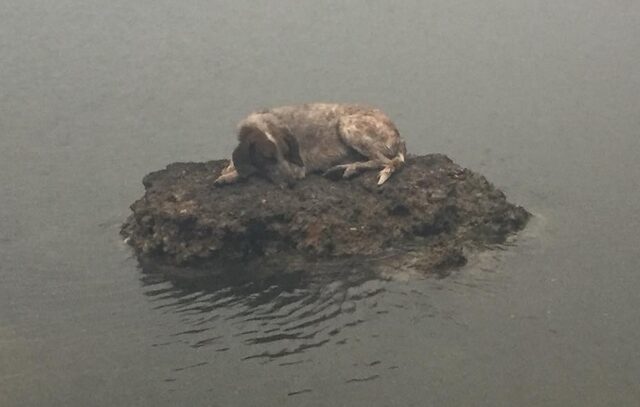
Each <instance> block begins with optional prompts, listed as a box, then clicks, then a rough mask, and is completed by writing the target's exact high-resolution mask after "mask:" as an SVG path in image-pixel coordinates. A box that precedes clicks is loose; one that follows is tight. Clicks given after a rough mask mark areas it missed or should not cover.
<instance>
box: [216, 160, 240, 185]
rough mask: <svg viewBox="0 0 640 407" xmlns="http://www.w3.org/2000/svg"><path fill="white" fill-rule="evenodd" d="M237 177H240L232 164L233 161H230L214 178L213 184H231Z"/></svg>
mask: <svg viewBox="0 0 640 407" xmlns="http://www.w3.org/2000/svg"><path fill="white" fill-rule="evenodd" d="M239 177H240V174H238V171H237V170H236V167H235V166H234V165H233V161H231V164H229V165H228V166H226V167H225V168H223V169H222V172H221V173H220V176H219V177H218V178H216V180H215V181H214V182H213V183H214V185H218V186H220V185H226V184H233V183H234V182H236V181H237V180H238V178H239Z"/></svg>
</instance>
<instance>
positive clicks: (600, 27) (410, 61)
mask: <svg viewBox="0 0 640 407" xmlns="http://www.w3.org/2000/svg"><path fill="white" fill-rule="evenodd" d="M524 3H526V4H524ZM347 4H348V5H347ZM316 100H326V101H334V100H337V101H364V102H368V103H371V104H375V105H378V106H380V107H382V108H383V109H385V110H386V111H387V112H388V113H389V114H390V115H391V116H392V117H393V118H394V119H395V120H396V122H397V124H398V127H399V128H400V129H401V132H402V134H403V135H404V137H405V138H406V140H407V142H408V145H409V148H410V150H411V151H412V152H413V153H427V152H444V153H447V154H449V155H450V156H451V157H453V158H454V159H455V160H456V161H458V162H459V163H461V164H462V165H464V166H467V167H469V168H472V169H475V170H478V171H480V172H482V173H484V174H485V175H487V176H488V178H489V179H491V180H492V181H493V182H495V183H496V184H497V185H498V186H500V187H501V188H503V189H504V190H505V191H506V192H507V195H508V196H509V198H510V199H511V200H513V201H515V202H518V203H521V204H523V205H525V206H526V207H528V208H529V209H530V210H532V211H533V212H535V213H536V214H538V216H537V218H536V220H535V221H534V222H533V224H532V226H531V227H530V228H529V229H528V230H527V231H526V232H525V233H524V234H522V235H521V236H520V238H519V239H518V240H516V241H515V242H514V245H513V246H509V247H505V250H496V251H495V252H490V253H486V254H484V255H483V256H481V257H480V258H478V259H475V260H474V261H473V262H472V263H471V264H470V265H469V266H467V267H466V268H465V269H463V270H461V271H460V272H459V273H457V274H456V275H454V276H453V277H452V278H448V279H444V280H425V281H409V282H401V281H396V282H382V281H376V280H371V279H367V278H366V276H365V275H364V273H363V271H361V270H354V271H353V273H352V275H353V276H352V277H350V278H346V277H345V278H341V279H337V280H336V281H335V282H334V283H332V284H329V285H324V286H307V287H300V286H297V285H296V284H295V282H289V283H288V284H286V285H284V286H280V287H276V286H272V287H257V286H241V287H237V286H231V287H229V286H225V285H223V284H218V283H217V282H211V281H201V280H189V281H167V280H166V279H162V278H158V277H157V276H153V275H148V274H146V273H144V272H143V271H142V270H139V269H138V267H137V264H136V261H135V259H133V258H132V257H131V252H130V251H129V250H128V248H127V247H125V246H124V245H123V244H122V243H121V242H120V240H119V236H118V229H119V224H120V222H121V221H122V220H123V219H125V217H126V216H127V215H128V212H129V210H128V205H129V204H130V203H131V202H133V201H134V200H135V199H136V198H138V197H139V196H140V195H141V193H142V185H141V182H140V181H141V178H142V176H143V175H144V174H146V173H147V172H150V171H152V170H156V169H159V168H162V167H163V166H164V165H166V164H167V163H169V162H172V161H187V160H196V161H199V160H208V159H212V158H220V157H225V156H228V155H229V152H230V151H231V149H232V147H233V144H234V138H233V128H234V125H235V122H236V121H237V120H238V119H240V118H241V117H242V116H243V115H245V114H246V113H247V112H249V111H251V110H253V109H256V108H260V107H263V106H270V105H277V104H284V103H290V102H301V101H316ZM639 154H640V3H638V2H637V1H633V0H610V1H607V2H604V1H596V0H582V1H578V0H566V1H559V2H552V1H543V0H534V1H529V2H514V1H506V0H487V1H482V2H478V1H471V0H459V1H451V0H429V1H417V0H411V1H404V2H391V1H386V2H384V1H364V0H363V1H351V2H348V3H347V2H341V1H314V2H311V1H308V2H298V1H293V0H287V1H284V0H283V1H278V2H273V1H251V2H249V1H204V0H185V1H181V2H176V1H166V0H160V1H151V0H127V1H124V0H115V1H111V2H104V1H96V0H85V1H80V0H4V1H2V4H0V188H1V194H0V260H1V261H0V278H1V283H0V405H2V406H134V405H136V406H147V405H148V406H176V405H191V406H231V405H243V406H252V405H255V406H258V405H267V406H281V405H291V406H299V405H305V406H324V405H328V406H371V405H376V406H390V405H397V406H426V405H438V406H471V405H473V406H518V405H523V406H636V405H639V404H638V403H640V270H639V263H640V244H639V240H640V239H639V238H640V185H639V179H640V161H639V160H638V155H639ZM336 267H339V266H336Z"/></svg>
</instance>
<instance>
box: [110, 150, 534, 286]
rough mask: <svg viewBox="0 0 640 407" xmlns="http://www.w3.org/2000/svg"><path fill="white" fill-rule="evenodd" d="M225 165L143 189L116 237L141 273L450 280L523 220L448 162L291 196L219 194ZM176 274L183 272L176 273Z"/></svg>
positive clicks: (263, 185)
mask: <svg viewBox="0 0 640 407" xmlns="http://www.w3.org/2000/svg"><path fill="white" fill-rule="evenodd" d="M226 164H227V161H222V160H219V161H209V162H206V163H174V164H171V165H169V166H168V167H167V168H166V169H164V170H161V171H157V172H153V173H151V174H149V175H147V176H146V177H144V179H143V184H144V186H145V188H146V191H145V194H144V196H143V197H142V198H141V199H139V200H138V201H136V202H135V203H134V204H133V205H131V209H132V211H133V214H132V215H131V216H130V217H129V219H128V220H127V221H126V222H125V224H124V225H123V227H122V235H123V236H124V237H125V238H126V239H127V242H128V243H129V244H130V245H131V246H133V248H134V250H135V252H136V254H137V255H138V258H139V259H140V261H141V262H142V263H143V264H145V265H147V266H148V265H150V264H152V265H155V266H158V267H160V266H172V269H174V270H180V269H181V268H184V267H190V268H193V267H197V268H201V269H204V270H216V272H223V273H239V272H242V273H245V274H247V273H248V274H252V273H255V274H260V273H262V272H263V271H264V270H266V269H269V268H271V269H274V267H275V269H278V270H279V272H299V271H301V270H305V271H309V270H314V269H321V268H322V269H331V267H328V268H327V267H320V266H319V265H320V264H331V262H332V261H336V260H341V261H346V262H351V264H362V263H363V262H367V263H370V264H373V263H376V264H379V265H380V267H378V268H377V270H378V271H379V272H380V273H382V274H387V275H388V274H393V273H395V272H397V271H399V270H412V271H413V272H419V273H421V274H429V273H437V274H438V275H446V274H447V273H448V272H449V271H450V270H451V269H452V268H455V267H458V266H460V265H463V264H464V263H465V261H466V259H465V255H464V252H465V250H467V249H469V248H479V247H484V246H485V245H487V244H496V243H501V242H504V240H505V239H506V237H507V236H509V235H510V234H512V233H514V232H516V231H518V230H520V229H522V228H523V227H524V226H525V225H526V223H527V220H528V219H529V217H530V215H529V213H528V212H527V211H526V210H525V209H523V208H522V207H520V206H515V205H513V204H511V203H509V202H507V200H506V198H505V195H504V194H503V193H502V192H501V191H500V190H498V189H496V188H495V187H494V186H493V185H491V184H490V183H489V182H488V181H487V180H486V179H485V178H484V177H483V176H481V175H478V174H476V173H474V172H472V171H470V170H468V169H465V168H462V167H460V166H458V165H456V164H455V163H453V162H452V161H451V160H450V159H449V158H448V157H446V156H444V155H439V154H434V155H426V156H419V157H409V158H408V159H407V165H406V166H405V167H404V168H403V169H402V170H401V171H400V172H399V173H397V174H394V175H393V177H391V178H390V179H389V181H387V182H386V183H385V184H384V185H382V186H377V185H376V173H375V172H373V171H371V172H366V173H364V174H362V175H360V176H358V177H355V178H353V179H350V180H339V181H332V180H329V179H326V178H324V177H322V176H320V175H309V176H308V177H307V178H306V179H304V180H302V181H300V182H299V183H298V184H296V185H295V186H293V187H292V188H285V189H283V188H281V187H278V186H276V185H273V184H271V183H269V182H268V181H266V180H263V179H260V178H251V179H248V180H246V181H244V182H241V183H238V184H235V185H229V186H224V187H216V186H214V185H213V181H214V180H215V178H216V177H217V176H218V174H219V173H220V171H221V169H222V168H223V167H224V166H226ZM178 272H179V271H178Z"/></svg>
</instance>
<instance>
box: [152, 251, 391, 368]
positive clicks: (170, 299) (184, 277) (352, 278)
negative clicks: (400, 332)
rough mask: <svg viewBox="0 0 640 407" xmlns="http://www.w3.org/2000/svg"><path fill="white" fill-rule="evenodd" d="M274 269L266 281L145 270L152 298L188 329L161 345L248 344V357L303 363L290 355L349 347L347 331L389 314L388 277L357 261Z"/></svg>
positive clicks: (221, 346) (215, 346)
mask: <svg viewBox="0 0 640 407" xmlns="http://www.w3.org/2000/svg"><path fill="white" fill-rule="evenodd" d="M317 268H328V269H330V270H316V269H317ZM326 271H329V272H326ZM267 274H269V275H270V277H269V278H268V279H266V280H258V281H242V280H239V281H238V280H237V279H234V278H233V277H231V278H230V277H229V276H228V275H227V276H226V277H225V278H222V277H221V276H220V275H211V274H209V275H208V274H206V273H203V272H202V271H197V270H191V271H185V270H181V271H180V273H176V272H174V273H167V272H159V270H158V269H152V268H149V267H145V268H144V269H143V275H142V282H143V284H144V285H145V287H146V288H147V290H146V295H148V296H149V297H152V299H153V301H154V302H155V303H156V306H155V308H156V309H158V310H164V311H167V312H172V313H177V314H179V315H180V316H181V319H182V321H183V323H184V326H185V327H186V328H185V329H184V330H182V331H180V332H175V333H173V334H172V335H171V339H170V340H169V341H166V342H163V343H157V344H155V345H154V346H163V345H169V344H172V343H175V342H181V343H183V344H186V345H188V346H190V347H192V348H203V347H210V348H211V349H212V350H214V351H216V352H226V351H228V350H230V349H231V348H232V347H237V346H244V347H246V351H245V350H243V351H242V352H241V353H243V354H244V356H243V357H242V358H243V359H244V360H248V359H259V360H262V361H264V362H270V361H278V362H279V363H280V364H281V365H291V364H296V363H301V361H299V360H286V359H284V357H287V356H292V355H298V356H299V355H300V354H302V353H304V352H306V351H308V350H310V349H314V348H318V347H321V346H323V345H325V344H328V343H334V344H335V345H343V344H345V343H347V341H348V340H349V338H348V336H347V335H344V331H345V330H347V329H349V328H351V327H354V326H357V325H359V324H361V323H363V322H365V320H366V317H365V316H364V315H365V314H366V315H367V316H370V315H376V314H378V313H380V314H382V313H385V311H384V310H377V306H378V304H377V300H376V297H377V295H378V294H381V293H383V292H385V284H386V283H385V281H382V280H379V279H377V278H375V277H374V276H375V274H374V273H373V272H371V270H366V269H362V268H361V267H357V266H354V265H353V264H332V265H322V266H314V270H313V272H311V273H293V274H292V273H286V274H283V275H282V276H281V278H276V277H274V274H273V273H267ZM310 275H314V276H318V275H322V276H324V277H323V278H309V276H310ZM327 276H331V279H327ZM363 310H366V312H362V311H363ZM372 310H373V311H372Z"/></svg>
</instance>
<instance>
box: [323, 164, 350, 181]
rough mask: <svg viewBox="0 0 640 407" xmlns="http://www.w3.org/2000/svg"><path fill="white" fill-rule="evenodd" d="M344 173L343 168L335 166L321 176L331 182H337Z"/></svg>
mask: <svg viewBox="0 0 640 407" xmlns="http://www.w3.org/2000/svg"><path fill="white" fill-rule="evenodd" d="M344 173H345V167H344V166H342V165H336V166H335V167H331V168H329V169H328V170H326V171H325V172H324V173H323V174H322V176H323V177H326V178H329V179H330V180H332V181H337V180H339V179H340V178H342V177H343V174H344Z"/></svg>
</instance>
